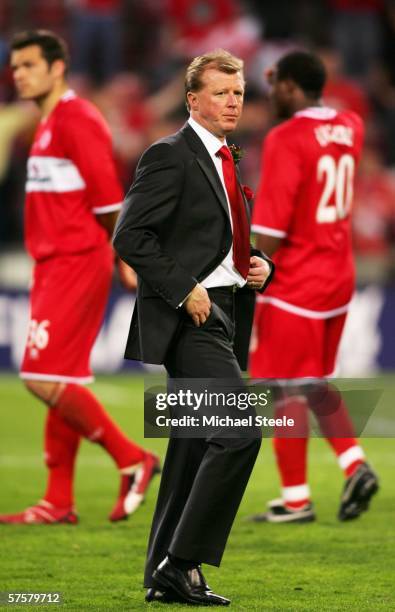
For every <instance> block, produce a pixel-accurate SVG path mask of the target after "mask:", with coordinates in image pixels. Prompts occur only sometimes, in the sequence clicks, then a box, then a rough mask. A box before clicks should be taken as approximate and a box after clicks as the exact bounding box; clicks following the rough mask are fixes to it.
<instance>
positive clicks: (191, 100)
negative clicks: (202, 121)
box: [187, 91, 199, 111]
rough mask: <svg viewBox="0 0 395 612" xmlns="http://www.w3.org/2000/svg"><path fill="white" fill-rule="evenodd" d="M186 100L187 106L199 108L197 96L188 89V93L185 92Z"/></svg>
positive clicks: (194, 108)
mask: <svg viewBox="0 0 395 612" xmlns="http://www.w3.org/2000/svg"><path fill="white" fill-rule="evenodd" d="M187 100H188V104H189V108H190V109H191V110H195V111H196V110H198V108H199V101H198V97H197V95H196V93H195V92H193V91H188V93H187Z"/></svg>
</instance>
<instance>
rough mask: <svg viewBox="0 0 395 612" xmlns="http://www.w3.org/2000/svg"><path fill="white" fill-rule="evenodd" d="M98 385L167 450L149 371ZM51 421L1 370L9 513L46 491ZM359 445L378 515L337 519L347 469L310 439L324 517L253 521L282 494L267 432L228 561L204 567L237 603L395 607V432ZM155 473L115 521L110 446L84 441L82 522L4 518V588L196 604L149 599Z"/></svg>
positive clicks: (3, 499) (137, 433) (1, 501)
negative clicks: (149, 425)
mask: <svg viewBox="0 0 395 612" xmlns="http://www.w3.org/2000/svg"><path fill="white" fill-rule="evenodd" d="M93 390H94V391H95V392H96V393H97V395H98V397H100V398H101V399H102V401H103V402H104V404H105V405H106V407H107V408H108V410H109V411H110V412H111V414H112V415H113V416H114V418H115V419H116V420H117V421H118V422H119V423H120V424H121V425H122V427H123V428H124V429H125V431H127V432H128V434H129V435H130V436H131V437H133V438H134V439H135V440H137V441H138V442H140V443H142V444H144V445H145V446H147V447H148V448H151V449H153V450H155V451H156V452H158V453H160V454H161V455H162V456H163V453H164V451H165V446H166V441H165V440H144V439H143V408H142V394H143V383H142V379H141V378H133V377H132V376H118V377H99V378H98V380H97V382H96V383H95V384H94V385H93ZM391 395H392V398H393V397H394V396H395V394H394V393H393V389H392V394H391ZM43 418H44V408H43V407H42V406H41V405H40V403H39V402H38V401H36V400H35V399H34V398H32V397H31V396H29V395H28V393H27V392H26V391H25V390H24V389H23V387H22V384H21V383H20V382H19V381H18V379H17V377H16V376H8V375H3V376H0V423H1V425H0V428H1V429H0V492H1V495H0V512H3V513H5V512H11V511H19V510H22V509H23V508H25V507H26V506H28V505H30V504H33V503H35V502H36V501H37V500H38V499H39V497H40V495H42V493H43V489H44V482H45V471H44V469H43V466H42V424H43ZM362 442H363V446H364V448H365V450H366V451H367V453H368V456H369V460H370V461H371V463H372V464H373V466H374V467H375V469H376V470H377V472H378V473H379V475H380V478H381V490H380V492H379V494H378V495H377V496H376V498H375V499H374V500H373V503H372V507H371V510H370V512H368V513H367V514H365V515H363V516H362V517H361V518H360V519H359V520H357V521H354V522H350V523H339V522H338V521H337V520H336V518H335V517H336V512H337V507H338V500H339V494H340V490H341V487H342V475H341V473H340V471H339V469H338V467H337V465H336V462H335V459H334V456H333V455H332V452H331V451H330V449H329V448H328V447H327V445H326V443H325V441H323V440H319V439H313V440H312V441H311V442H310V482H311V486H312V489H313V497H314V502H315V505H316V510H317V514H318V519H319V520H318V521H317V522H316V523H313V524H310V525H288V526H281V525H263V524H260V525H255V524H252V523H249V522H248V521H247V520H246V519H247V517H248V516H249V515H250V514H252V513H254V512H257V511H260V510H262V509H263V507H264V505H265V502H266V501H267V500H268V499H271V498H273V497H276V496H277V495H278V477H277V474H276V470H275V466H274V460H273V456H272V452H271V443H270V440H267V439H266V440H264V441H263V445H262V450H261V453H260V455H259V458H258V461H257V464H256V467H255V469H254V472H253V475H252V478H251V481H250V483H249V486H248V489H247V492H246V495H245V497H244V500H243V502H242V505H241V507H240V510H239V513H238V516H237V519H236V521H235V524H234V528H233V531H232V533H231V536H230V539H229V543H228V546H227V549H226V552H225V555H224V559H223V563H222V566H221V568H220V570H218V569H216V568H212V567H209V566H205V575H206V577H207V579H208V581H209V584H210V585H211V586H212V587H213V588H214V589H217V591H218V592H219V593H221V594H224V595H226V596H229V597H230V598H231V599H232V605H231V609H233V610H235V611H238V610H259V611H265V610H276V611H278V612H281V611H283V610H291V611H296V612H299V611H304V610H317V611H328V612H333V611H334V610H342V611H344V610H355V611H357V610H358V611H366V612H368V611H369V612H372V611H375V610H395V561H394V557H395V555H394V549H395V484H394V475H395V452H394V440H393V439H389V438H387V439H380V438H375V439H373V438H370V439H365V440H363V441H362ZM158 482H159V479H156V480H155V482H154V484H153V485H152V488H151V489H150V491H149V493H148V498H147V501H146V503H145V504H144V505H143V506H142V507H141V508H140V509H139V510H138V512H137V513H136V514H135V515H133V516H132V517H131V518H130V519H129V521H126V522H123V523H119V524H110V523H109V522H108V521H107V514H108V512H109V511H110V509H111V507H112V505H113V503H114V499H115V497H116V492H117V489H118V475H117V473H116V470H115V468H114V466H113V464H112V462H111V460H110V459H109V458H108V457H107V456H106V454H105V453H104V452H103V450H102V449H101V448H99V447H97V446H95V445H90V444H88V443H86V442H84V443H83V445H82V447H81V451H80V455H79V459H78V464H77V482H76V498H77V509H78V512H79V515H80V524H79V525H78V526H77V527H74V526H58V525H56V526H47V527H41V526H7V525H0V543H1V548H0V591H14V592H53V591H60V592H61V593H62V596H63V602H64V603H63V605H62V608H66V609H67V610H76V611H77V610H102V611H108V610H117V611H123V610H125V611H130V610H148V609H150V608H151V609H152V608H154V609H157V610H160V609H162V610H163V609H167V610H183V609H185V610H187V609H188V610H190V607H188V606H185V607H184V606H181V605H172V606H165V605H163V604H151V605H150V606H148V605H147V604H145V603H144V599H143V598H144V591H143V589H142V586H141V583H142V572H143V563H144V555H145V549H146V542H147V537H148V530H149V526H150V520H151V516H152V512H153V507H154V502H155V497H156V492H157V488H158ZM15 607H16V606H15ZM19 607H22V609H32V610H33V609H37V606H34V607H33V606H28V605H24V606H18V608H19ZM41 608H45V609H49V610H51V609H52V610H53V609H54V608H55V609H56V606H55V605H44V606H41ZM2 609H8V610H10V609H11V608H10V606H4V607H2Z"/></svg>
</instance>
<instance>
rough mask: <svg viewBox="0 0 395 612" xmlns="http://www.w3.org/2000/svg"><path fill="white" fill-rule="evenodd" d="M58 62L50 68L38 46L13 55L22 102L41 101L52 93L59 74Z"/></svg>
mask: <svg viewBox="0 0 395 612" xmlns="http://www.w3.org/2000/svg"><path fill="white" fill-rule="evenodd" d="M56 64H59V61H58V62H54V63H53V64H52V65H51V66H49V64H48V62H47V60H46V59H45V58H44V57H43V55H42V52H41V49H40V47H39V46H38V45H31V46H29V47H25V48H24V49H18V50H15V51H12V53H11V69H12V74H13V78H14V83H15V87H16V90H17V92H18V95H19V97H20V98H21V100H39V99H40V98H43V97H45V96H47V95H48V94H49V93H51V91H52V89H53V87H54V83H55V78H56V75H57V73H58V72H59V66H57V65H56Z"/></svg>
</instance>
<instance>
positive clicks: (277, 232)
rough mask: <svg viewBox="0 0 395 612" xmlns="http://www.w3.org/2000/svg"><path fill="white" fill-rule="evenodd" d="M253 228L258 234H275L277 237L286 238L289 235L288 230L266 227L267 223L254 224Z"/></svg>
mask: <svg viewBox="0 0 395 612" xmlns="http://www.w3.org/2000/svg"><path fill="white" fill-rule="evenodd" d="M251 230H252V231H253V232H255V233H256V234H266V235H267V236H274V237H275V238H285V236H286V235H287V232H284V231H283V230H279V229H274V228H273V227H266V225H252V226H251Z"/></svg>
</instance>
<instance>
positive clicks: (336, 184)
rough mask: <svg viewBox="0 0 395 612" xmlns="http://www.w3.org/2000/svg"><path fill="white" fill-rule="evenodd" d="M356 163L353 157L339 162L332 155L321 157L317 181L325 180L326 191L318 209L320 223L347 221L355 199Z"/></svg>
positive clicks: (346, 157) (346, 156) (323, 192)
mask: <svg viewBox="0 0 395 612" xmlns="http://www.w3.org/2000/svg"><path fill="white" fill-rule="evenodd" d="M354 171H355V161H354V158H353V157H352V156H351V155H348V154H345V155H342V156H341V157H340V159H339V161H338V162H336V160H335V159H334V158H333V157H332V155H323V156H322V157H320V159H319V161H318V165H317V179H318V181H319V182H321V181H322V180H323V179H325V184H324V189H323V191H322V195H321V198H320V201H319V203H318V207H317V213H316V220H317V222H318V223H334V222H335V221H337V220H338V219H345V217H347V215H348V213H349V212H350V209H351V204H352V199H353V184H354Z"/></svg>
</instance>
